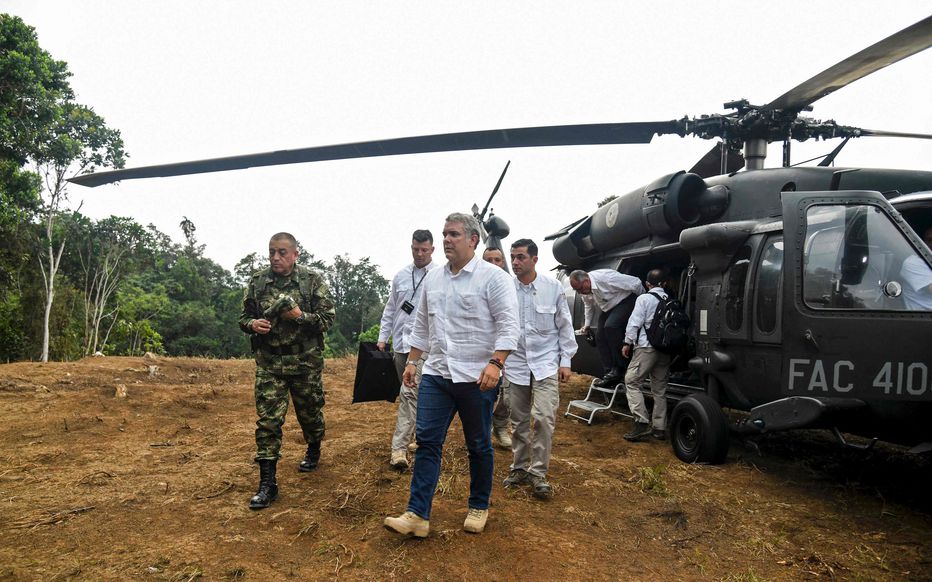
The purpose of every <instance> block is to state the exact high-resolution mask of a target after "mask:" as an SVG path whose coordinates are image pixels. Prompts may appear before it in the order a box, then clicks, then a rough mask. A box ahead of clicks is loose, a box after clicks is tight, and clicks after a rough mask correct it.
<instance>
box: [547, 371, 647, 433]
mask: <svg viewBox="0 0 932 582" xmlns="http://www.w3.org/2000/svg"><path fill="white" fill-rule="evenodd" d="M596 380H598V378H593V379H592V382H590V383H589V392H587V393H586V397H585V398H583V399H582V400H570V403H569V404H567V405H566V412H565V413H564V414H563V416H572V417H573V418H578V419H579V420H584V421H586V424H592V420H593V419H594V418H595V413H597V412H600V411H602V410H608V411H609V412H611V413H612V414H617V415H618V416H623V417H625V418H634V417H633V416H631V415H630V414H628V413H627V412H621V411H620V410H615V409H614V408H613V406H614V405H615V399H616V398H618V396H619V394H620V395H621V396H622V397H624V393H625V383H624V382H619V383H618V384H615V385H614V386H612V387H611V388H603V387H601V386H596V385H595V382H596ZM599 400H601V402H599ZM606 400H607V402H606ZM574 408H575V409H578V411H579V414H576V413H574V412H570V411H571V410H573V409H574ZM583 414H588V415H589V416H582V415H583Z"/></svg>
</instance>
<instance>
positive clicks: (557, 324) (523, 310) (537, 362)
mask: <svg viewBox="0 0 932 582" xmlns="http://www.w3.org/2000/svg"><path fill="white" fill-rule="evenodd" d="M514 282H515V289H516V290H517V292H518V324H519V325H520V327H521V337H520V339H519V340H518V349H516V350H515V351H513V352H512V353H511V355H509V356H508V361H507V363H506V364H505V378H507V379H508V381H509V382H514V383H515V384H521V385H522V386H529V385H530V384H531V375H532V374H533V375H534V379H535V380H543V379H544V378H549V377H550V376H553V375H554V374H556V373H557V369H558V368H568V367H569V366H570V360H571V359H572V358H573V356H574V355H576V349H577V347H578V346H577V345H576V337H575V335H574V333H573V319H572V317H570V308H569V306H568V305H567V303H566V296H565V295H564V294H563V285H562V284H561V283H560V282H559V281H557V280H556V279H553V278H551V277H546V276H543V275H541V274H540V273H538V274H537V277H536V278H535V279H534V280H533V281H531V283H530V285H525V284H523V283H521V281H519V280H518V279H517V278H515V279H514Z"/></svg>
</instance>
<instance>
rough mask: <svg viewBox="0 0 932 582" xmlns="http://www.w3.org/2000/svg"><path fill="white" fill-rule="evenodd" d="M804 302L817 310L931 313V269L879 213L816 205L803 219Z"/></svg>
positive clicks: (866, 207) (873, 209) (874, 209)
mask: <svg viewBox="0 0 932 582" xmlns="http://www.w3.org/2000/svg"><path fill="white" fill-rule="evenodd" d="M806 227H807V229H806V247H805V267H804V272H803V299H804V301H805V303H806V305H808V306H809V307H812V308H815V309H859V310H860V309H864V310H885V311H904V310H929V309H932V269H930V268H929V265H928V264H926V262H925V260H924V259H923V258H922V257H921V256H920V255H919V254H918V253H916V251H915V250H914V249H913V247H912V246H911V245H910V244H909V242H908V241H907V239H906V238H905V237H904V236H903V234H902V233H901V232H900V231H899V229H897V227H896V225H894V224H893V222H892V221H891V220H890V219H889V218H888V217H887V216H886V214H884V213H883V212H882V211H881V209H880V208H878V207H876V206H871V205H853V206H852V205H847V206H846V205H818V206H812V207H810V208H809V210H808V212H807V216H806Z"/></svg>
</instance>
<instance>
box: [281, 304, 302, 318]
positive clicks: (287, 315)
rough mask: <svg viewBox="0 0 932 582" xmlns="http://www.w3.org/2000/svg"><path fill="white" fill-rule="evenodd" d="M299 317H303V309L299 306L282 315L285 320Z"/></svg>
mask: <svg viewBox="0 0 932 582" xmlns="http://www.w3.org/2000/svg"><path fill="white" fill-rule="evenodd" d="M299 317H301V308H300V307H298V306H295V307H294V308H292V309H291V310H290V311H286V312H284V313H282V318H283V319H298V318H299Z"/></svg>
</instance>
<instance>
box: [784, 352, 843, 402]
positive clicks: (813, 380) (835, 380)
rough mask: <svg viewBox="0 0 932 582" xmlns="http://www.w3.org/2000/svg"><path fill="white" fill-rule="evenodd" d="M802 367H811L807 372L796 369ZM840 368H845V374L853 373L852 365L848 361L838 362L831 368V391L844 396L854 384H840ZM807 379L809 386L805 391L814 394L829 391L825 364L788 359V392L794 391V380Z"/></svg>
mask: <svg viewBox="0 0 932 582" xmlns="http://www.w3.org/2000/svg"><path fill="white" fill-rule="evenodd" d="M802 366H811V369H810V370H809V371H808V373H807V371H806V370H800V369H797V367H802ZM842 368H846V369H847V372H853V371H854V363H853V362H849V361H848V360H838V361H837V362H835V365H834V366H832V367H831V371H830V373H831V385H832V390H834V391H835V392H839V393H842V394H844V393H845V392H850V391H851V390H852V389H853V388H854V384H852V383H851V382H848V383H847V384H845V385H842V384H841V381H842V373H843V371H842ZM807 376H808V378H809V384H808V386H807V387H806V390H808V391H809V392H814V391H816V390H820V391H822V392H828V391H829V384H828V379H827V378H826V375H825V364H823V363H822V360H815V362H813V361H812V360H803V359H797V358H790V385H789V390H790V391H791V392H792V391H793V390H796V389H797V387H796V378H806V377H807Z"/></svg>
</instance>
